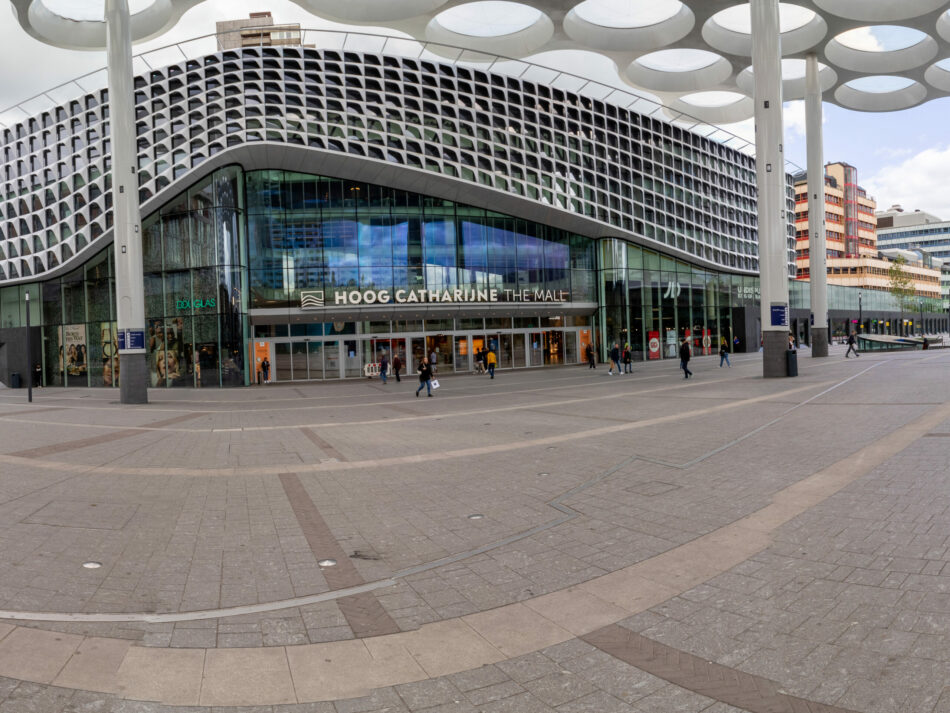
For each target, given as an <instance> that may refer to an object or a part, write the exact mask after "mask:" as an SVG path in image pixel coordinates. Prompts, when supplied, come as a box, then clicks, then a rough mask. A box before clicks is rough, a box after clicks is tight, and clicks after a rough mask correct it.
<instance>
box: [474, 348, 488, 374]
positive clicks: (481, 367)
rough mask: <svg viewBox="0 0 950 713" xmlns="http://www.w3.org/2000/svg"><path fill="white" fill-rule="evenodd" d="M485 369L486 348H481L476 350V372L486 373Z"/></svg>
mask: <svg viewBox="0 0 950 713" xmlns="http://www.w3.org/2000/svg"><path fill="white" fill-rule="evenodd" d="M485 371H486V367H485V350H484V349H479V350H478V351H477V352H475V373H476V374H484V373H485Z"/></svg>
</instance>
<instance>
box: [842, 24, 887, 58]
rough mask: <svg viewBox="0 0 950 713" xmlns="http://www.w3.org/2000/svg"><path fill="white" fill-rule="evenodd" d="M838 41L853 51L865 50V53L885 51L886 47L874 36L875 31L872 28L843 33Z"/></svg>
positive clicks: (861, 28) (859, 28) (860, 28)
mask: <svg viewBox="0 0 950 713" xmlns="http://www.w3.org/2000/svg"><path fill="white" fill-rule="evenodd" d="M836 39H837V40H838V41H839V42H841V44H843V45H845V46H847V47H850V48H851V49H856V50H864V51H865V52H883V51H884V46H883V45H882V44H881V41H880V40H879V39H878V38H877V37H876V36H875V35H874V30H873V28H871V27H858V28H856V29H854V30H848V31H847V32H842V33H841V34H840V35H838V37H837V38H836Z"/></svg>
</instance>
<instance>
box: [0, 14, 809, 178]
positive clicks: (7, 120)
mask: <svg viewBox="0 0 950 713" xmlns="http://www.w3.org/2000/svg"><path fill="white" fill-rule="evenodd" d="M273 27H275V26H266V25H265V26H261V27H242V28H238V29H235V30H229V31H227V32H220V33H219V32H212V33H209V34H205V35H200V36H198V37H193V38H191V39H187V40H182V41H180V42H175V43H172V44H168V45H164V46H162V47H158V48H155V49H150V50H146V51H144V52H140V53H139V54H136V55H135V56H134V57H133V58H132V63H133V72H134V74H136V75H139V74H144V73H147V72H150V71H153V70H157V69H161V68H162V67H166V66H168V65H171V64H175V63H177V62H181V61H182V60H192V59H196V58H198V57H202V56H205V55H209V54H216V53H218V52H224V51H229V50H219V49H218V43H217V38H218V37H220V36H222V35H230V34H238V35H240V34H241V33H246V32H247V31H248V30H265V29H268V28H269V29H273ZM300 35H301V38H300V45H295V46H300V47H303V48H306V47H318V48H320V49H321V50H337V51H349V52H364V53H372V54H380V55H386V54H388V55H396V56H399V57H406V58H411V59H416V60H428V61H432V62H444V63H448V64H450V65H459V66H465V67H468V68H474V69H479V70H481V71H484V72H494V73H497V74H503V75H506V76H510V77H513V78H516V79H523V80H525V81H531V82H535V83H537V84H543V85H545V86H548V87H552V88H555V89H561V90H563V91H566V92H572V93H575V94H579V95H582V96H585V97H587V98H590V99H594V100H598V101H603V102H605V103H608V104H613V105H615V106H618V107H621V108H623V109H626V110H629V111H633V112H637V113H639V114H642V115H645V116H649V117H651V118H654V119H658V120H661V121H664V122H667V123H669V124H673V125H675V126H678V127H679V128H681V129H684V130H686V131H690V132H693V133H696V134H699V135H700V136H703V137H705V138H707V139H709V140H712V141H716V142H718V143H721V144H723V145H725V146H727V147H729V148H731V149H734V150H735V151H738V152H741V153H744V154H746V155H749V156H754V155H755V144H754V143H753V142H750V141H748V140H747V139H745V138H743V137H742V136H739V135H737V134H735V133H732V132H730V131H728V130H726V129H723V128H721V127H718V126H715V125H713V124H709V123H708V122H704V121H702V120H701V119H698V118H696V117H694V116H691V115H689V114H686V113H684V112H681V111H678V110H674V109H671V108H669V107H667V106H665V105H664V104H663V103H662V102H660V101H658V100H656V99H654V98H651V97H649V96H643V95H641V94H638V93H637V92H636V90H635V89H633V88H630V89H624V88H620V87H615V86H611V85H609V84H605V83H603V82H600V81H597V80H595V79H590V78H587V77H583V76H581V75H578V74H574V73H571V72H565V71H562V70H558V69H554V68H552V67H546V66H544V65H540V64H535V63H533V62H527V61H525V60H522V59H515V58H511V57H504V56H501V55H494V54H490V53H486V52H481V51H479V50H473V49H470V48H466V47H458V46H454V45H447V44H443V43H439V42H429V41H426V40H417V39H414V38H412V37H398V36H395V35H384V34H376V33H370V32H353V31H351V30H330V29H317V28H308V29H303V28H301V30H300ZM265 37H269V35H268V34H267V33H266V32H263V31H262V32H261V33H260V39H261V41H260V43H259V44H258V45H250V46H252V47H253V46H258V47H270V46H275V47H276V46H288V45H284V44H282V43H277V44H272V43H267V42H264V39H265ZM247 46H248V45H243V46H241V47H237V48H234V49H233V50H231V51H239V50H240V49H243V48H245V47H247ZM107 85H108V76H107V71H106V68H105V67H102V68H100V69H96V70H93V71H91V72H87V73H86V74H83V75H81V76H79V77H76V78H75V79H70V80H68V81H66V82H63V83H62V84H58V85H56V86H55V87H52V88H51V89H47V90H45V91H43V92H40V93H39V94H36V95H35V96H32V97H29V98H28V99H24V100H23V101H20V102H17V103H16V104H14V105H13V106H10V107H8V108H6V109H4V110H2V111H0V128H5V129H9V128H12V127H14V126H16V124H18V123H22V122H23V121H26V120H29V119H32V118H35V117H37V116H39V115H40V114H42V113H43V112H46V111H49V110H51V109H54V108H56V107H59V106H63V105H65V104H68V103H69V102H71V101H73V100H75V99H78V98H80V97H83V96H85V95H87V94H92V93H94V92H98V91H100V90H101V89H104V88H106V87H107ZM786 166H787V170H788V172H789V173H796V172H799V171H801V170H802V169H801V168H800V167H799V166H797V165H796V164H795V163H793V162H791V161H788V160H786Z"/></svg>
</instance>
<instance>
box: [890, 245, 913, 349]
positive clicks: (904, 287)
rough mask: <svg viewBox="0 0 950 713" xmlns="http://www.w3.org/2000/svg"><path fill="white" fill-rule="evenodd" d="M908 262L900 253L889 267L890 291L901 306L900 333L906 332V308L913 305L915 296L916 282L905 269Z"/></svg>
mask: <svg viewBox="0 0 950 713" xmlns="http://www.w3.org/2000/svg"><path fill="white" fill-rule="evenodd" d="M906 264H907V258H905V257H904V256H903V255H898V256H897V258H896V259H895V260H893V261H891V266H890V267H889V268H888V269H887V278H888V284H889V285H890V288H889V289H890V293H891V294H892V295H894V299H896V300H897V304H898V306H899V307H900V308H901V321H900V329H899V330H898V333H899V334H903V332H904V309H905V308H906V307H908V306H913V305H912V303H913V298H914V282H913V280H911V277H910V275H908V274H907V272H906V271H905V270H904V266H905V265H906Z"/></svg>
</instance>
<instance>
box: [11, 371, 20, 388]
mask: <svg viewBox="0 0 950 713" xmlns="http://www.w3.org/2000/svg"><path fill="white" fill-rule="evenodd" d="M21 386H23V384H21V383H20V372H18V371H14V372H13V373H12V374H10V388H11V389H19V388H20V387H21Z"/></svg>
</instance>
